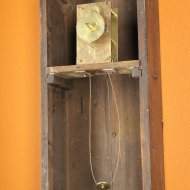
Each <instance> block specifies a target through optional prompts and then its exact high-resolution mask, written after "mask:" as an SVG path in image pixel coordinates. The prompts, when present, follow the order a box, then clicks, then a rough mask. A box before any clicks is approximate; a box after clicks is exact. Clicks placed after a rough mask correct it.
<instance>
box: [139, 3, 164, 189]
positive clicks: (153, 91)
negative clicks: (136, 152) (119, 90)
mask: <svg viewBox="0 0 190 190" xmlns="http://www.w3.org/2000/svg"><path fill="white" fill-rule="evenodd" d="M137 7H138V32H139V60H140V62H141V66H140V69H141V70H142V77H141V78H140V83H139V84H140V118H141V119H140V121H141V122H140V123H141V155H142V177H143V190H144V189H146V190H150V189H153V190H164V189H165V188H164V163H163V159H164V157H163V129H162V98H161V78H160V74H161V72H160V46H159V16H158V2H157V0H153V1H150V0H138V1H137Z"/></svg>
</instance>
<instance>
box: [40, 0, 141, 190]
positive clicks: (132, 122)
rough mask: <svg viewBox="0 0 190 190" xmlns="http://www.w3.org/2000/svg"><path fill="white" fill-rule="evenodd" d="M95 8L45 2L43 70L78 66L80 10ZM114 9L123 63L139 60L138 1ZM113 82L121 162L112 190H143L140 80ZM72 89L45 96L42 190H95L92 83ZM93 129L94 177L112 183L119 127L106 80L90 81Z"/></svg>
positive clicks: (60, 0)
mask: <svg viewBox="0 0 190 190" xmlns="http://www.w3.org/2000/svg"><path fill="white" fill-rule="evenodd" d="M94 2H96V1H87V0H77V1H69V0H46V1H45V5H44V4H43V5H42V6H41V7H44V6H45V7H46V10H47V11H46V12H45V13H44V14H45V15H43V16H44V17H47V20H46V22H44V24H46V25H47V33H46V34H47V35H46V36H43V38H45V37H46V38H47V44H42V46H44V47H45V48H46V50H47V51H46V52H42V54H43V56H44V58H45V60H46V62H45V64H44V65H42V70H43V69H44V70H45V67H46V66H60V65H72V64H75V63H76V30H75V29H76V5H78V4H83V3H94ZM43 3H44V1H43ZM112 5H113V7H117V8H118V12H119V43H118V44H119V52H118V53H119V61H122V60H137V59H138V42H137V41H138V34H137V5H136V1H134V0H127V1H126V0H114V1H112ZM42 40H43V39H42ZM43 56H42V57H43ZM43 60H44V59H43ZM43 67H44V68H43ZM42 75H43V72H42ZM44 75H45V74H44ZM112 80H113V85H114V88H115V91H116V98H117V101H118V106H119V112H120V119H121V162H120V166H119V170H118V173H117V176H116V180H115V181H114V183H113V187H112V189H117V190H125V189H128V190H140V189H142V172H141V140H140V110H139V80H138V79H135V78H132V77H131V76H127V75H115V76H112ZM72 83H73V87H72V89H71V90H64V89H60V88H55V87H52V86H48V88H47V96H45V95H44V96H43V95H42V96H43V98H44V101H47V105H48V106H47V107H44V109H47V112H48V118H46V119H45V121H44V122H46V126H48V129H42V130H43V131H44V130H45V131H46V132H45V133H44V136H43V138H44V139H42V140H43V143H44V145H45V146H46V142H47V148H44V150H43V155H44V156H43V160H42V162H43V168H42V169H43V178H42V179H43V182H42V183H43V190H46V189H49V190H62V189H64V190H78V189H83V190H87V189H93V190H95V189H96V188H95V184H94V181H93V179H92V175H91V172H90V165H89V150H88V131H89V123H88V119H89V116H88V101H89V81H88V78H85V79H74V80H73V81H72ZM108 91H110V95H109V94H108ZM44 94H45V92H44ZM109 110H110V111H109ZM109 112H110V115H111V117H110V116H109ZM110 118H111V120H110ZM42 119H43V118H42ZM92 128H93V141H92V147H93V148H92V161H93V168H94V171H95V175H96V177H97V180H100V181H102V180H107V181H109V180H110V179H111V178H112V175H113V172H114V171H115V165H116V160H117V150H118V149H117V143H118V136H117V135H118V121H117V115H116V109H115V104H114V101H113V96H112V92H111V89H110V88H108V85H107V77H106V76H98V77H94V78H93V79H92ZM47 131H48V132H47ZM115 135H116V136H115ZM46 159H47V160H46ZM47 176H48V177H47Z"/></svg>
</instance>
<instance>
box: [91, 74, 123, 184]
mask: <svg viewBox="0 0 190 190" xmlns="http://www.w3.org/2000/svg"><path fill="white" fill-rule="evenodd" d="M108 78H109V82H110V85H111V89H112V93H113V99H114V103H115V107H116V112H117V119H118V156H117V164H116V169H115V172H114V175H113V177H112V180H111V181H110V183H109V184H110V185H112V183H113V182H114V180H115V178H116V174H117V172H118V168H119V162H120V155H121V121H120V115H119V109H118V104H117V99H116V95H115V90H114V86H113V82H112V79H111V76H110V74H109V73H108ZM91 151H92V79H91V75H89V158H90V169H91V173H92V177H93V180H94V182H95V184H96V185H97V184H98V181H97V180H96V177H95V175H94V170H93V166H92V156H91Z"/></svg>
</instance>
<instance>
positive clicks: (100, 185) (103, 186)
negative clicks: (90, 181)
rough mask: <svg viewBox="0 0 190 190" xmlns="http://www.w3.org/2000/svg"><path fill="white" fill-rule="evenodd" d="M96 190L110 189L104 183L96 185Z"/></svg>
mask: <svg viewBox="0 0 190 190" xmlns="http://www.w3.org/2000/svg"><path fill="white" fill-rule="evenodd" d="M96 188H97V189H111V186H110V184H108V183H106V182H99V183H98V184H97V185H96Z"/></svg>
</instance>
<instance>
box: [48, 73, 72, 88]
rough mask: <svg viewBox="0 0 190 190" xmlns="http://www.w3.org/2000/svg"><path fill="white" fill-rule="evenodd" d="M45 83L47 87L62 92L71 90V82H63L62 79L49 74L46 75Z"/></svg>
mask: <svg viewBox="0 0 190 190" xmlns="http://www.w3.org/2000/svg"><path fill="white" fill-rule="evenodd" d="M46 83H47V84H48V85H51V86H54V87H57V88H61V89H64V90H71V89H72V80H65V79H64V78H63V77H61V76H59V75H57V74H54V73H51V74H48V75H47V77H46Z"/></svg>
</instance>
